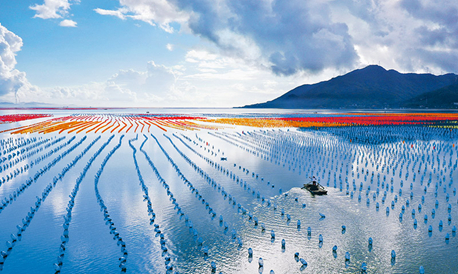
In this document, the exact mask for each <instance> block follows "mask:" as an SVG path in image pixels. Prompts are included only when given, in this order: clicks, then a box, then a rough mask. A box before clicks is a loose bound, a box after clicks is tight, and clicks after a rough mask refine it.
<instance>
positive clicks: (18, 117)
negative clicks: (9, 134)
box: [0, 114, 52, 124]
mask: <svg viewBox="0 0 458 274" xmlns="http://www.w3.org/2000/svg"><path fill="white" fill-rule="evenodd" d="M51 116H52V115H49V114H10V115H1V116H0V124H9V123H15V122H20V121H25V120H31V119H37V118H46V117H51Z"/></svg>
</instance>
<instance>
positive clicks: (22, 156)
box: [0, 137, 65, 172]
mask: <svg viewBox="0 0 458 274" xmlns="http://www.w3.org/2000/svg"><path fill="white" fill-rule="evenodd" d="M63 139H65V137H63V138H59V139H57V140H54V141H52V142H51V143H52V144H55V143H57V142H60V141H62V140H63ZM50 140H51V139H41V140H40V141H38V142H33V143H31V145H30V146H28V147H25V148H22V149H21V150H19V147H18V150H17V151H16V152H12V153H11V154H9V155H7V156H4V157H0V172H3V171H6V170H8V169H9V168H12V167H13V166H15V165H17V164H18V163H20V162H22V161H24V160H26V159H28V158H30V157H32V156H33V155H35V154H36V153H38V152H40V151H42V150H43V148H42V147H41V146H42V145H43V144H46V143H48V142H49V141H50ZM36 147H38V148H37V149H36V150H35V149H34V148H36ZM45 148H47V147H46V146H45ZM32 149H33V150H32ZM29 150H32V151H29ZM16 156H17V158H16V159H15V157H16ZM6 161H9V162H8V163H6ZM2 163H3V165H1V164H2ZM31 164H32V165H33V161H32V162H31ZM21 169H22V168H21Z"/></svg>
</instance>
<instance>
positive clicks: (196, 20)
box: [0, 0, 458, 107]
mask: <svg viewBox="0 0 458 274" xmlns="http://www.w3.org/2000/svg"><path fill="white" fill-rule="evenodd" d="M436 2H437V1H432V0H401V1H398V0H396V1H395V0H386V1H376V0H374V1H353V0H342V1H322V0H320V1H318V0H316V1H315V0H311V1H299V0H290V1H284V0H231V1H229V0H214V1H210V0H191V1H179V0H119V1H117V0H91V1H88V0H21V1H7V0H2V1H0V24H1V26H0V58H1V59H0V61H1V63H0V64H1V65H2V66H1V70H0V101H3V102H15V101H18V102H41V103H50V104H56V105H61V106H65V105H78V106H88V105H91V106H94V105H98V106H152V107H158V106H161V107H163V106H180V107H183V106H194V107H200V106H202V107H210V106H221V107H225V106H240V105H245V104H250V103H256V102H263V101H266V100H271V99H273V98H275V97H277V96H279V95H281V94H283V93H285V92H286V91H288V90H290V89H292V88H294V87H296V86H298V85H301V84H305V83H314V82H317V81H321V80H326V79H329V78H331V77H334V76H337V75H340V74H343V73H346V72H349V71H351V70H353V69H356V68H361V67H364V66H366V65H369V64H380V65H382V66H384V67H385V68H387V69H396V70H398V71H401V72H431V73H434V74H441V73H445V72H454V73H456V72H458V4H457V3H456V1H441V2H440V3H436Z"/></svg>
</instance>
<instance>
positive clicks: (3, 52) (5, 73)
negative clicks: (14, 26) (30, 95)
mask: <svg viewBox="0 0 458 274" xmlns="http://www.w3.org/2000/svg"><path fill="white" fill-rule="evenodd" d="M21 47H22V39H21V38H20V37H19V36H17V35H16V34H14V33H13V32H11V31H9V30H8V29H6V28H5V27H4V26H2V25H1V24H0V96H2V97H6V98H9V100H12V99H15V98H16V95H17V93H18V91H20V90H21V89H30V90H36V87H34V86H32V85H31V84H30V83H29V81H28V80H27V78H26V74H25V72H21V71H19V70H17V69H15V66H16V64H17V62H16V53H17V52H18V51H20V50H21Z"/></svg>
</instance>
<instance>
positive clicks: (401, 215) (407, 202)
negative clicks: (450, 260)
mask: <svg viewBox="0 0 458 274" xmlns="http://www.w3.org/2000/svg"><path fill="white" fill-rule="evenodd" d="M451 154H453V150H452V151H451ZM366 163H367V162H366ZM443 163H444V164H445V161H443ZM401 166H403V164H401ZM449 166H451V164H449ZM400 173H402V171H401V172H400ZM384 178H385V177H384ZM406 179H407V178H406ZM414 181H415V179H414ZM452 183H453V178H451V183H450V184H452ZM383 184H384V183H382V187H383ZM391 184H393V178H392V179H391ZM369 188H370V186H369ZM347 189H348V184H347ZM411 189H412V184H411ZM361 190H362V183H361V187H360V191H361ZM387 190H388V184H387ZM436 190H437V183H436ZM445 191H446V187H445V186H444V192H445ZM391 192H393V185H391ZM347 193H348V192H347ZM367 193H368V192H367ZM454 193H456V190H455V191H454ZM412 194H413V192H411V197H413V195H412ZM399 195H400V196H402V180H401V188H400V189H399ZM447 195H448V196H446V199H447V201H448V200H449V196H450V195H449V194H448V193H447ZM435 196H437V191H436V192H435ZM351 197H353V194H351ZM385 198H386V192H385V195H384V198H383V199H382V203H384V202H385ZM360 199H361V198H360V196H359V201H360ZM395 199H396V196H395ZM374 200H375V193H374ZM367 204H368V205H369V204H370V200H369V199H367ZM406 205H407V206H408V205H409V200H407V201H406ZM376 208H377V209H378V208H379V205H378V202H377V205H376ZM392 208H394V202H393V201H392ZM387 214H389V208H387ZM399 217H400V218H399V220H400V221H402V219H403V213H402V212H401V213H400V215H399ZM449 219H451V216H450V214H449Z"/></svg>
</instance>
